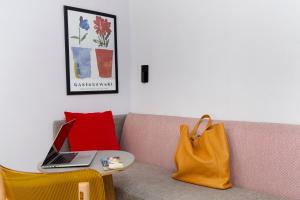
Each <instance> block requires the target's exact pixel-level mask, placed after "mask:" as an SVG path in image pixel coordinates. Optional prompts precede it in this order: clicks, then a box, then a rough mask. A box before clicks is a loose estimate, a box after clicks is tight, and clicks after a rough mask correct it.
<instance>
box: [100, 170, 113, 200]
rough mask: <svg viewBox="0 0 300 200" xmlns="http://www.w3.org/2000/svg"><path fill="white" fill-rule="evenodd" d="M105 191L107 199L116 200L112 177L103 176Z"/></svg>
mask: <svg viewBox="0 0 300 200" xmlns="http://www.w3.org/2000/svg"><path fill="white" fill-rule="evenodd" d="M102 178H103V183H104V190H105V197H106V198H105V199H107V200H115V199H116V194H115V188H114V182H113V177H112V175H106V176H102Z"/></svg>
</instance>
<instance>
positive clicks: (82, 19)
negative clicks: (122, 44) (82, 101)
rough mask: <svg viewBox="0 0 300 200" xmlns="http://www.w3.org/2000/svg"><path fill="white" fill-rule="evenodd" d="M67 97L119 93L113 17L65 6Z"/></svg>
mask: <svg viewBox="0 0 300 200" xmlns="http://www.w3.org/2000/svg"><path fill="white" fill-rule="evenodd" d="M64 14H65V39H66V43H65V44H66V75H67V94H68V95H74V94H101V93H118V66H117V65H118V62H117V37H116V34H117V33H116V16H115V15H111V14H106V13H101V12H96V11H90V10H85V9H81V8H74V7H70V6H64Z"/></svg>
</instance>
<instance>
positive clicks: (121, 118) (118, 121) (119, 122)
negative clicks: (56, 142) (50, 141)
mask: <svg viewBox="0 0 300 200" xmlns="http://www.w3.org/2000/svg"><path fill="white" fill-rule="evenodd" d="M113 118H114V123H115V131H116V136H117V139H118V142H119V143H120V141H121V136H122V130H123V125H124V122H125V118H126V115H114V116H113ZM65 122H66V121H65V120H56V121H54V122H53V138H55V136H56V135H57V133H58V131H59V129H60V127H61V126H62V125H63V124H64V123H65ZM68 150H69V141H68V140H66V141H65V143H64V145H63V146H62V148H61V151H68Z"/></svg>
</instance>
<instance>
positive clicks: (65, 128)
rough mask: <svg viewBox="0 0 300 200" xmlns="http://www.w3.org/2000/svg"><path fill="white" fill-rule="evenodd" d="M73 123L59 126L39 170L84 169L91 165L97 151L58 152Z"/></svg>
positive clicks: (72, 121)
mask: <svg viewBox="0 0 300 200" xmlns="http://www.w3.org/2000/svg"><path fill="white" fill-rule="evenodd" d="M75 121H76V120H75V119H74V120H71V121H69V122H67V123H65V124H63V125H62V126H61V128H60V130H59V132H58V133H57V135H56V138H55V140H54V142H53V144H52V146H51V148H50V150H49V152H48V154H47V156H46V158H45V160H44V162H43V164H42V166H41V168H43V169H48V168H60V167H84V166H89V165H90V164H91V163H92V161H93V159H94V157H95V155H96V153H97V151H79V152H60V150H61V148H62V146H63V144H64V143H65V141H66V139H67V137H68V135H69V132H70V130H71V128H72V126H73V125H74V122H75Z"/></svg>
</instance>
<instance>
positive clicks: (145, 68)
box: [141, 65, 149, 83]
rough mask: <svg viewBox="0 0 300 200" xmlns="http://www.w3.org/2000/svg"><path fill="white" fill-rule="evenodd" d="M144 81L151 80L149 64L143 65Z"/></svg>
mask: <svg viewBox="0 0 300 200" xmlns="http://www.w3.org/2000/svg"><path fill="white" fill-rule="evenodd" d="M141 72H142V74H141V75H142V83H148V81H149V66H148V65H142V70H141Z"/></svg>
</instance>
